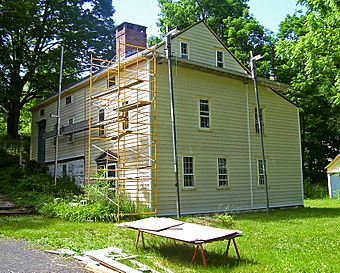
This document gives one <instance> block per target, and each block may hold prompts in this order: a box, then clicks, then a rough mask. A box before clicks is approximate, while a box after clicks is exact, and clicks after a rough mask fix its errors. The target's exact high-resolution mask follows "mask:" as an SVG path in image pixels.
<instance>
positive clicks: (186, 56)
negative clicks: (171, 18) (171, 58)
mask: <svg viewBox="0 0 340 273" xmlns="http://www.w3.org/2000/svg"><path fill="white" fill-rule="evenodd" d="M182 44H186V45H187V54H185V55H184V54H182ZM179 56H180V57H181V58H184V59H189V57H190V50H189V42H187V41H183V40H182V41H179Z"/></svg>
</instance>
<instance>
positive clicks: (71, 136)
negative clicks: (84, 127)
mask: <svg viewBox="0 0 340 273" xmlns="http://www.w3.org/2000/svg"><path fill="white" fill-rule="evenodd" d="M71 120H72V122H70V121H71ZM72 124H74V118H70V119H68V126H70V125H72ZM73 141H74V134H70V135H69V137H68V142H69V143H72V142H73Z"/></svg>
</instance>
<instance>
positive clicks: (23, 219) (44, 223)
mask: <svg viewBox="0 0 340 273" xmlns="http://www.w3.org/2000/svg"><path fill="white" fill-rule="evenodd" d="M53 223H54V219H48V218H44V217H40V216H27V215H26V216H5V217H1V218H0V224H1V225H0V233H2V232H14V231H17V230H20V229H25V230H40V229H46V228H48V227H49V226H51V225H53Z"/></svg>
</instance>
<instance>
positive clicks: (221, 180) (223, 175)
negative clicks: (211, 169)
mask: <svg viewBox="0 0 340 273" xmlns="http://www.w3.org/2000/svg"><path fill="white" fill-rule="evenodd" d="M217 165H218V166H217V167H218V185H219V186H220V187H221V186H227V185H228V166H227V165H228V161H227V159H226V158H218V160H217Z"/></svg>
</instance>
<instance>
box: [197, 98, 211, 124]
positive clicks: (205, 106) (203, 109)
mask: <svg viewBox="0 0 340 273" xmlns="http://www.w3.org/2000/svg"><path fill="white" fill-rule="evenodd" d="M199 104H200V128H210V107H209V100H200V101H199Z"/></svg>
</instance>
